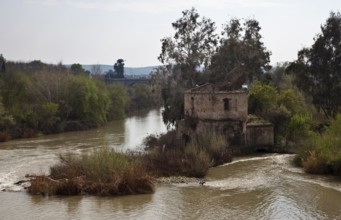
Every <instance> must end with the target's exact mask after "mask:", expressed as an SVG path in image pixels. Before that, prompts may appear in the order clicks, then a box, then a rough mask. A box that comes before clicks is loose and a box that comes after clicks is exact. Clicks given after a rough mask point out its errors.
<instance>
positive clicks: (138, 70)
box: [82, 64, 158, 76]
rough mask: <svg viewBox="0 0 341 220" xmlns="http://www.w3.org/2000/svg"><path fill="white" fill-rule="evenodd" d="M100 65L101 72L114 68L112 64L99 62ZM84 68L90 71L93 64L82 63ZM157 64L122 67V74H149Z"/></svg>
mask: <svg viewBox="0 0 341 220" xmlns="http://www.w3.org/2000/svg"><path fill="white" fill-rule="evenodd" d="M99 65H100V66H101V70H102V73H103V74H104V73H105V72H108V71H109V70H110V69H111V70H114V68H113V65H104V64H99ZM82 66H83V68H84V69H85V70H89V71H91V67H92V66H93V65H83V64H82ZM157 67H158V66H146V67H124V75H126V76H127V75H134V76H146V75H149V74H150V73H151V72H152V71H153V69H155V68H157Z"/></svg>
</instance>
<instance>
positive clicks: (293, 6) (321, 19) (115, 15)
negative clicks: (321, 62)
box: [0, 0, 341, 67]
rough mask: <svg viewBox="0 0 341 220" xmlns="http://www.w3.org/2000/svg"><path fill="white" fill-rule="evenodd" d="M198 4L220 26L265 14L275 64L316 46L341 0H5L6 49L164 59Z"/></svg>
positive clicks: (1, 16) (98, 58)
mask: <svg viewBox="0 0 341 220" xmlns="http://www.w3.org/2000/svg"><path fill="white" fill-rule="evenodd" d="M192 6H194V7H195V8H196V9H197V10H198V12H199V14H200V15H201V16H205V17H208V18H211V19H212V20H213V21H215V22H216V26H217V28H218V29H220V28H221V26H222V25H223V24H224V23H226V22H227V21H229V20H230V19H231V18H254V19H256V20H258V21H259V23H260V26H261V28H262V30H261V34H262V36H263V41H264V43H265V46H266V47H267V48H268V49H269V50H270V51H271V52H272V56H271V63H272V64H275V63H277V62H282V61H292V60H294V59H295V58H296V56H297V51H298V50H299V49H301V48H302V47H304V46H310V45H311V44H312V43H313V38H314V36H315V35H316V34H317V33H319V32H320V26H321V24H324V23H325V21H326V19H327V18H328V17H329V13H330V11H340V10H341V0H319V1H318V0H124V1H123V0H0V29H1V30H0V53H2V54H3V55H4V57H5V58H6V59H7V60H13V61H31V60H41V61H43V62H47V63H58V62H60V61H61V62H63V63H64V64H72V63H81V64H111V65H112V64H113V63H114V62H115V61H116V60H117V59H118V58H123V59H124V60H125V63H126V66H129V67H142V66H151V65H159V64H160V63H159V61H158V60H157V56H158V55H159V53H160V51H161V42H160V39H161V38H163V37H168V36H172V35H173V33H174V30H173V29H172V26H171V23H172V22H174V21H175V20H177V19H178V18H180V17H181V15H182V14H181V11H183V10H186V9H190V8H191V7H192Z"/></svg>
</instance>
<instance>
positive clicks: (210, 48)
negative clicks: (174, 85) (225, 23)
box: [158, 8, 217, 77]
mask: <svg viewBox="0 0 341 220" xmlns="http://www.w3.org/2000/svg"><path fill="white" fill-rule="evenodd" d="M199 19H200V15H199V13H198V12H197V10H196V9H195V8H192V9H190V10H185V11H183V12H182V17H181V18H180V19H178V20H176V21H175V22H174V23H172V26H173V28H174V29H175V34H174V36H173V38H170V37H167V38H163V39H161V42H162V48H161V49H162V50H161V54H160V56H159V57H158V59H159V60H160V61H161V62H162V63H165V64H168V63H175V64H177V65H180V66H186V68H188V71H189V72H187V73H186V75H190V74H193V72H195V68H197V67H199V66H200V65H205V66H207V65H208V63H209V58H210V55H211V54H213V52H214V49H215V46H216V45H217V35H216V34H215V33H214V31H215V29H216V27H215V23H214V22H212V21H211V20H210V19H207V18H205V17H203V18H202V19H201V20H199ZM188 77H191V76H188Z"/></svg>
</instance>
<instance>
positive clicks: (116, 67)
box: [114, 59, 124, 78]
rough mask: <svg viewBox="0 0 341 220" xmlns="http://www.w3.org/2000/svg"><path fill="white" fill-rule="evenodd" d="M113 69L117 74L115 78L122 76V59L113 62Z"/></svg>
mask: <svg viewBox="0 0 341 220" xmlns="http://www.w3.org/2000/svg"><path fill="white" fill-rule="evenodd" d="M114 70H115V73H116V75H117V78H124V60H123V59H118V60H117V62H116V63H115V64H114Z"/></svg>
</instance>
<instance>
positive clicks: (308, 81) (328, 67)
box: [287, 12, 341, 117]
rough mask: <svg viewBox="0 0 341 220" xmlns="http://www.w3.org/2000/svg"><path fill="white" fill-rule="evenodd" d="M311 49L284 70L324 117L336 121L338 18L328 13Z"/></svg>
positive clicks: (340, 72)
mask: <svg viewBox="0 0 341 220" xmlns="http://www.w3.org/2000/svg"><path fill="white" fill-rule="evenodd" d="M314 40H315V42H314V44H313V45H312V46H311V47H310V48H303V49H302V50H300V51H299V52H298V58H297V60H296V61H294V62H292V63H291V64H290V66H289V67H288V68H287V72H293V73H294V74H295V75H296V79H297V80H296V84H297V86H298V87H299V88H300V89H302V90H303V91H304V92H306V93H307V94H309V95H311V96H312V98H313V103H314V105H315V106H316V107H317V108H318V109H319V110H322V111H323V112H324V113H325V115H326V116H327V117H335V116H336V114H337V113H338V112H339V111H340V106H341V99H340V96H341V14H340V13H339V12H337V13H334V12H331V13H330V17H329V18H328V19H327V21H326V23H325V24H324V25H322V26H321V33H319V34H318V35H317V36H316V37H315V39H314Z"/></svg>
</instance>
